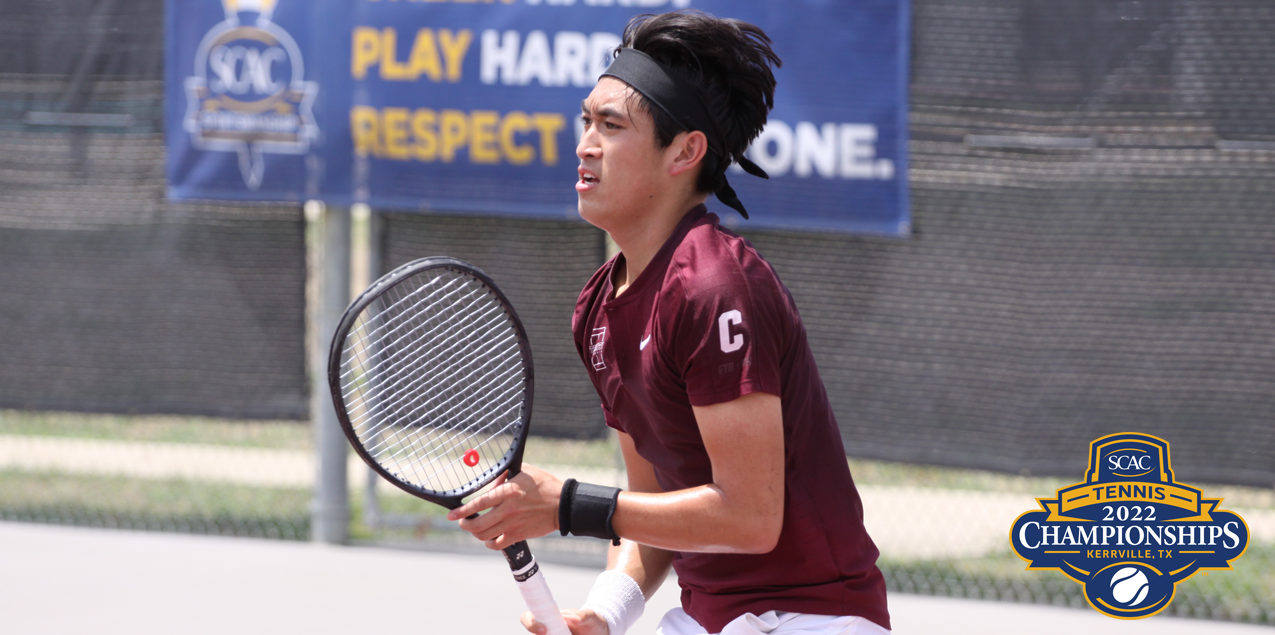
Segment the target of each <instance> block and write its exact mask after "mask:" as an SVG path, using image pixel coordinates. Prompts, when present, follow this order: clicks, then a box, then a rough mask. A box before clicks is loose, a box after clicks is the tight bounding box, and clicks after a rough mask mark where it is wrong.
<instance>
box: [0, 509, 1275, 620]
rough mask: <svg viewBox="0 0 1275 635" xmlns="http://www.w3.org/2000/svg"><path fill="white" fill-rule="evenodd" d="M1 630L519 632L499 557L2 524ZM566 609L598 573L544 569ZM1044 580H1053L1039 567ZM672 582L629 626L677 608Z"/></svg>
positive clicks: (925, 611) (1011, 610) (945, 604)
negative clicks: (634, 622)
mask: <svg viewBox="0 0 1275 635" xmlns="http://www.w3.org/2000/svg"><path fill="white" fill-rule="evenodd" d="M0 563H3V565H2V566H0V580H3V583H2V586H0V620H2V622H0V623H2V624H3V626H2V627H0V631H3V632H4V633H12V634H23V635H24V634H28V633H39V634H54V633H77V634H84V633H93V634H96V635H113V634H116V633H120V634H123V633H128V634H130V635H143V634H148V633H163V634H165V635H171V634H177V633H181V634H187V633H189V634H202V633H215V634H217V635H225V634H226V633H235V634H236V635H253V634H256V633H261V634H269V635H280V634H283V633H306V634H311V635H314V634H321V633H357V632H366V631H368V630H375V631H378V632H398V633H429V634H433V633H473V634H484V635H485V634H499V633H510V634H517V633H522V632H524V631H523V630H522V629H521V627H520V626H519V625H518V621H517V620H518V615H519V613H520V612H521V611H522V608H521V607H522V601H521V598H520V597H519V596H518V593H517V591H516V590H515V588H514V585H513V584H512V583H511V582H510V581H509V573H508V569H507V568H506V567H505V564H504V561H503V559H501V558H500V557H499V556H498V555H497V554H495V553H492V554H490V555H487V554H479V555H464V554H455V553H433V552H424V551H402V550H392V549H384V548H371V547H331V546H317V545H313V544H307V543H299V542H287V541H266V540H254V539H244V538H218V537H208V536H185V535H178V534H160V533H147V532H125V531H113V530H103V529H83V528H74V527H56V526H43V525H29V524H19V523H0ZM544 568H545V574H546V576H547V577H548V579H549V582H550V584H552V585H553V587H554V592H555V594H556V595H557V597H558V599H559V601H560V602H561V603H562V604H563V605H568V606H573V605H576V604H577V603H579V602H581V601H582V600H583V599H584V596H585V595H586V594H587V593H588V589H589V586H590V585H591V584H592V581H593V578H594V576H595V575H596V573H597V572H596V570H593V569H587V568H580V567H569V566H560V565H552V564H548V565H545V567H544ZM1041 575H1056V574H1052V573H1041ZM672 589H673V586H672V582H671V581H670V582H669V583H668V584H666V586H665V588H664V589H662V590H661V591H660V592H659V593H658V594H657V595H656V596H655V598H654V599H653V600H652V601H651V603H650V604H649V605H648V607H647V612H646V614H645V615H644V616H643V617H642V620H641V621H640V622H639V623H638V625H637V626H636V627H635V628H634V629H633V630H631V631H630V632H631V633H634V634H635V635H639V634H647V633H652V632H653V631H654V628H655V625H656V623H657V622H658V620H659V616H660V615H662V614H663V612H664V611H665V610H667V609H668V608H670V607H672V606H674V605H675V604H676V603H677V594H676V593H673V592H671V591H672ZM890 610H891V613H892V614H893V619H894V632H895V633H899V634H904V633H923V634H929V633H936V634H940V633H941V634H943V635H962V634H966V633H968V634H975V633H977V634H979V635H995V634H1000V633H1005V634H1011V633H1012V634H1014V635H1019V634H1021V633H1032V634H1036V635H1055V634H1057V635H1062V634H1070V633H1084V634H1085V635H1102V634H1105V633H1118V634H1121V635H1141V634H1144V633H1146V634H1150V633H1156V634H1158V635H1187V634H1196V633H1198V634H1201V635H1203V634H1205V633H1208V634H1217V635H1244V634H1252V635H1259V634H1272V633H1275V629H1271V628H1267V627H1261V626H1253V625H1244V624H1232V623H1224V622H1215V621H1200V620H1188V619H1181V618H1171V617H1161V616H1157V617H1152V618H1148V619H1145V620H1140V621H1117V620H1113V619H1111V618H1108V617H1104V616H1102V615H1099V614H1097V613H1095V612H1093V611H1087V610H1076V609H1065V608H1053V607H1046V606H1039V605H1028V604H1007V603H1001V602H983V601H975V600H957V599H948V598H934V597H921V596H915V595H904V594H894V595H892V596H891V597H890Z"/></svg>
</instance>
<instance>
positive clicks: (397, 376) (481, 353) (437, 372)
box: [339, 269, 526, 493]
mask: <svg viewBox="0 0 1275 635" xmlns="http://www.w3.org/2000/svg"><path fill="white" fill-rule="evenodd" d="M344 344H345V345H344V347H343V349H342V350H343V352H342V365H343V368H341V369H340V375H339V376H340V381H341V394H342V399H343V400H344V402H345V404H346V406H347V412H348V413H349V415H350V424H351V426H352V427H353V429H354V431H355V434H356V436H357V437H358V438H359V439H360V442H361V445H362V446H363V447H364V448H365V449H366V451H367V452H368V453H369V455H371V456H372V457H373V459H374V460H375V461H376V462H377V463H378V464H380V465H381V466H382V467H383V468H385V469H386V470H387V471H390V472H391V473H393V474H394V475H395V476H396V477H398V478H399V479H400V480H403V481H404V482H407V483H411V484H413V485H416V486H418V487H421V488H422V489H425V490H432V491H435V492H440V493H442V492H449V491H456V490H459V489H462V488H464V487H465V486H467V485H469V484H472V483H475V482H477V481H480V480H482V479H483V478H484V477H485V476H488V475H490V470H491V468H492V467H495V466H497V465H499V464H500V461H501V460H502V459H504V458H505V457H506V456H507V455H508V454H509V452H510V450H511V448H512V446H513V444H514V443H515V439H516V438H517V435H518V433H519V428H520V426H521V424H522V414H523V413H522V403H523V400H524V399H525V397H526V395H525V388H524V381H525V370H524V368H523V364H522V356H521V348H520V342H519V339H518V337H517V333H516V331H515V330H514V328H513V324H512V322H511V319H510V317H509V315H508V313H507V312H506V310H505V308H504V305H503V303H502V302H501V301H500V300H499V299H497V298H496V297H495V295H494V294H492V293H491V291H490V290H489V289H488V287H487V286H486V285H485V284H483V283H482V282H481V281H480V280H478V279H476V278H473V277H470V276H468V275H465V274H461V273H459V272H456V271H454V270H450V269H447V270H440V269H435V270H431V271H428V272H426V273H425V274H423V275H416V276H412V277H410V278H409V279H407V280H403V281H401V282H400V283H399V284H396V285H395V286H394V287H393V288H391V289H388V290H386V291H385V292H384V293H383V294H382V296H381V298H378V299H377V300H376V301H374V302H372V303H371V304H370V305H369V307H368V308H366V309H364V311H363V314H362V315H360V316H359V317H358V319H357V320H356V322H355V325H354V328H352V329H351V331H350V332H349V334H348V336H347V337H346V340H345V342H344ZM469 452H472V453H473V454H471V455H469V457H468V458H467V457H466V453H469ZM474 458H477V459H478V460H477V461H474V460H473V459H474ZM471 463H472V465H471Z"/></svg>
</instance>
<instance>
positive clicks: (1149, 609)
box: [1009, 432, 1249, 619]
mask: <svg viewBox="0 0 1275 635" xmlns="http://www.w3.org/2000/svg"><path fill="white" fill-rule="evenodd" d="M1037 501H1039V503H1040V507H1041V510H1040V511H1029V512H1026V513H1024V514H1023V515H1021V516H1019V517H1018V520H1016V521H1014V525H1013V527H1012V528H1011V529H1010V534H1009V541H1010V544H1011V545H1013V548H1014V552H1015V553H1017V554H1018V557H1020V558H1022V559H1023V560H1026V561H1027V562H1028V563H1030V566H1028V567H1027V568H1028V569H1056V570H1058V571H1062V572H1063V573H1064V574H1066V575H1067V577H1069V578H1071V579H1073V580H1075V581H1076V582H1079V583H1080V584H1081V585H1083V586H1084V590H1085V598H1086V599H1088V601H1089V604H1090V605H1091V606H1093V607H1094V608H1095V609H1097V610H1098V611H1099V612H1101V613H1104V614H1106V615H1109V616H1111V617H1116V618H1120V619H1140V618H1143V617H1150V616H1152V615H1155V614H1156V613H1159V612H1160V611H1163V610H1164V609H1165V608H1166V607H1167V606H1169V603H1170V602H1172V601H1173V593H1174V590H1175V589H1176V588H1177V583H1179V582H1181V581H1183V580H1186V579H1187V578H1190V577H1191V576H1193V575H1195V574H1196V573H1197V572H1199V571H1201V570H1206V569H1230V568H1231V562H1232V561H1233V560H1235V559H1236V558H1239V557H1240V556H1241V555H1243V553H1244V550H1245V549H1246V548H1247V547H1248V540H1249V532H1248V525H1247V524H1246V523H1245V522H1244V519H1243V518H1240V516H1239V515H1238V514H1235V513H1234V512H1229V511H1223V510H1220V509H1218V505H1219V504H1221V502H1222V499H1220V498H1218V499H1208V498H1204V497H1203V496H1202V494H1201V492H1200V490H1198V489H1196V488H1194V487H1191V486H1189V485H1184V484H1182V483H1178V482H1177V481H1176V480H1175V479H1174V476H1173V470H1172V468H1171V463H1170V459H1169V444H1168V442H1166V441H1165V440H1164V439H1161V438H1159V437H1155V436H1152V435H1149V434H1141V433H1137V432H1122V433H1119V434H1112V435H1108V436H1105V437H1102V438H1100V439H1097V440H1095V441H1094V442H1093V443H1091V444H1090V447H1089V470H1088V471H1087V472H1086V474H1085V482H1083V483H1077V484H1075V485H1071V486H1068V487H1065V488H1063V489H1060V490H1058V491H1057V496H1056V497H1055V498H1052V499H1046V498H1040V499H1037Z"/></svg>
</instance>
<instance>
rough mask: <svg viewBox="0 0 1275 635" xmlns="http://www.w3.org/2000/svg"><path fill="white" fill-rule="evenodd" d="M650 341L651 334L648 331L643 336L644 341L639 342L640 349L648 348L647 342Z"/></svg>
mask: <svg viewBox="0 0 1275 635" xmlns="http://www.w3.org/2000/svg"><path fill="white" fill-rule="evenodd" d="M650 341H651V334H650V333H647V334H646V337H644V338H642V341H641V342H640V343H639V344H638V350H639V351H644V350H646V343H647V342H650Z"/></svg>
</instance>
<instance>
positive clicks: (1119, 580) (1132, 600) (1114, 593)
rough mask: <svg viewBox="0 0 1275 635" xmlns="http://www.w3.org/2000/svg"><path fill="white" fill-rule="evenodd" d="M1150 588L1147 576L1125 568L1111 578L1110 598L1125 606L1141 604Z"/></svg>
mask: <svg viewBox="0 0 1275 635" xmlns="http://www.w3.org/2000/svg"><path fill="white" fill-rule="evenodd" d="M1150 588H1151V583H1150V582H1149V581H1148V580H1147V574H1145V573H1143V572H1141V571H1139V570H1137V569H1135V568H1133V567H1125V568H1123V569H1121V570H1119V571H1117V572H1116V574H1115V575H1113V576H1111V597H1113V598H1115V600H1116V601H1117V602H1119V603H1121V604H1124V605H1125V606H1137V605H1139V604H1141V603H1142V601H1143V600H1145V599H1147V591H1148V590H1150Z"/></svg>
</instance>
